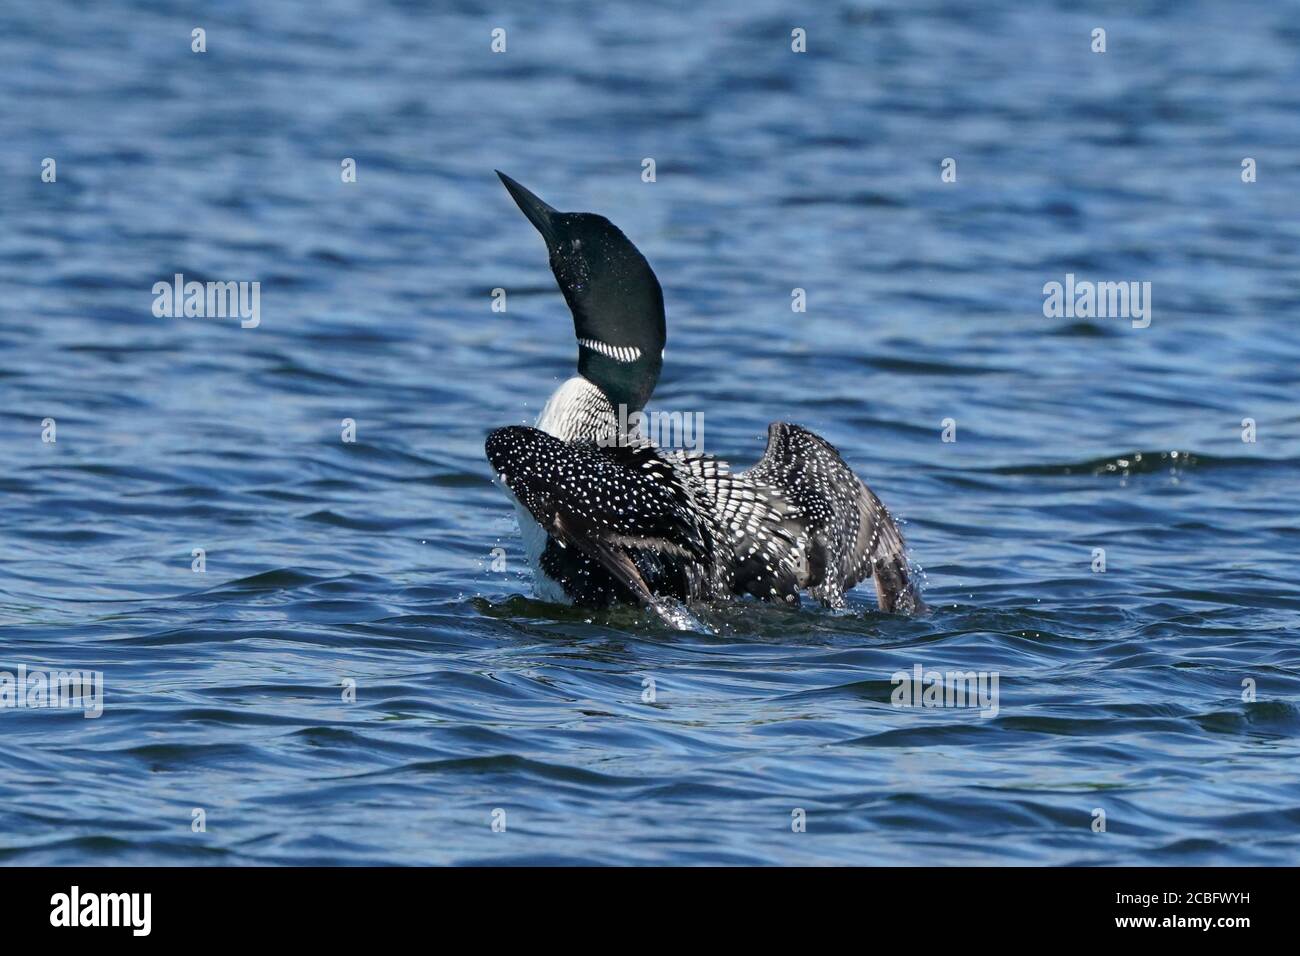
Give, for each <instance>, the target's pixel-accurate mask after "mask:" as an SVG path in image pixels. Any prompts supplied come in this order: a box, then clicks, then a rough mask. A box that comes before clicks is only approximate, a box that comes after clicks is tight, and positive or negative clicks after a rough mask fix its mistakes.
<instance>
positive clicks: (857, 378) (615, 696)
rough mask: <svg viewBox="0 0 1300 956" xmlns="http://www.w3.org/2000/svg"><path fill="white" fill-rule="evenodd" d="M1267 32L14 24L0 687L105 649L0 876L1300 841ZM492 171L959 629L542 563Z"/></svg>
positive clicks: (1071, 17) (223, 16) (533, 349)
mask: <svg viewBox="0 0 1300 956" xmlns="http://www.w3.org/2000/svg"><path fill="white" fill-rule="evenodd" d="M525 10H527V12H525ZM1296 13H1297V9H1296V7H1295V6H1294V5H1293V4H1278V5H1262V6H1258V5H1257V6H1252V7H1251V8H1250V10H1249V13H1248V15H1247V14H1246V12H1244V11H1241V10H1238V9H1237V8H1235V6H1234V5H1232V4H1217V3H1198V2H1189V3H1138V4H1118V3H1116V4H1103V5H1100V6H1098V8H1097V9H1095V10H1091V11H1086V12H1085V11H1081V10H1079V9H1078V7H1077V5H1076V4H1074V3H1065V2H1062V3H1055V4H1051V3H1048V4H1034V5H1022V4H1017V3H1011V2H1009V0H999V2H993V3H980V4H971V5H967V4H957V3H953V4H949V3H933V2H922V3H902V2H899V3H877V2H859V3H848V4H829V5H826V6H825V7H824V8H823V7H820V6H819V8H818V9H817V10H815V11H813V10H808V9H806V8H805V7H803V6H802V5H791V4H788V3H776V2H768V0H746V2H743V3H741V2H736V3H730V4H707V5H701V4H695V3H680V2H679V3H670V4H666V5H660V6H659V7H658V8H656V9H655V10H654V11H653V12H651V11H647V10H641V11H639V10H638V8H637V7H633V6H623V5H620V4H599V5H591V6H587V5H579V4H569V3H562V4H555V5H547V6H537V7H532V8H524V9H521V10H520V11H518V12H504V9H503V8H502V7H501V6H500V5H494V4H479V3H476V2H469V0H466V2H458V3H453V4H445V5H425V4H419V3H384V2H356V3H350V2H349V3H343V2H332V0H331V2H322V3H316V4H310V5H308V4H301V5H300V4H289V3H271V2H256V3H253V2H248V3H243V2H232V3H227V4H222V5H219V6H218V7H215V8H214V9H211V10H203V9H201V8H198V7H197V6H196V7H194V8H189V7H188V6H187V5H175V6H173V5H170V4H164V3H157V2H137V3H128V2H111V3H98V4H93V5H83V4H79V3H70V2H68V3H64V2H46V3H41V4H35V5H32V4H7V5H5V6H4V7H3V8H0V67H2V69H0V102H3V103H4V107H3V110H0V217H2V220H0V221H3V224H4V228H3V230H0V292H2V293H3V294H2V295H0V408H2V409H3V415H2V416H0V450H2V451H3V463H4V468H3V471H2V472H0V670H8V671H14V670H15V669H16V668H17V667H18V666H19V665H26V666H27V667H29V668H33V669H37V668H53V669H71V668H85V669H91V670H98V671H102V673H103V675H104V711H103V714H102V716H100V717H99V718H97V719H84V718H83V717H82V716H81V715H80V714H79V713H77V712H75V711H69V710H55V709H16V708H10V709H0V862H5V863H20V864H66V863H92V864H128V863H131V864H143V863H162V864H208V863H215V864H275V863H295V864H309V863H324V864H353V863H398V864H426V863H481V862H497V863H521V862H527V863H672V864H693V863H759V864H770V863H787V864H822V863H862V864H867V863H883V864H919V863H980V864H1005V863H1030V864H1079V863H1086V864H1121V863H1123V864H1136V863H1158V864H1161V863H1168V864H1223V863H1234V864H1282V863H1290V864H1295V863H1297V862H1300V837H1298V836H1297V831H1298V830H1300V761H1298V760H1297V758H1298V757H1300V742H1298V739H1297V735H1298V734H1300V648H1298V646H1297V645H1298V644H1300V633H1298V629H1300V597H1298V596H1297V593H1296V583H1297V580H1300V527H1298V526H1297V521H1296V502H1297V500H1300V407H1298V405H1297V396H1298V394H1300V391H1298V388H1297V386H1298V385H1300V373H1298V372H1297V369H1298V368H1300V254H1298V250H1300V200H1298V198H1297V197H1298V196H1300V190H1298V188H1297V186H1298V184H1300V124H1298V123H1297V121H1296V117H1297V115H1298V114H1297V111H1298V110H1300V27H1298V26H1297V17H1296ZM196 27H202V28H203V29H205V30H206V44H207V52H206V53H201V54H200V53H194V52H192V51H191V31H192V30H193V29H194V28H196ZM497 27H501V28H504V29H505V30H506V43H507V47H506V52H505V53H503V54H494V53H493V52H492V51H491V49H490V44H491V32H492V30H493V29H494V28H497ZM796 27H799V28H803V29H805V30H806V31H807V38H808V39H807V45H808V52H807V53H804V54H796V53H793V52H792V51H791V48H790V44H791V30H792V29H794V28H796ZM1096 27H1102V28H1104V29H1105V30H1106V31H1107V33H1106V36H1107V50H1106V52H1105V53H1094V52H1092V50H1091V49H1090V46H1091V40H1090V35H1091V32H1092V30H1093V29H1094V28H1096ZM47 157H48V158H53V159H55V160H56V163H57V180H56V181H55V182H52V183H46V182H42V181H41V166H42V160H43V159H45V158H47ZM647 157H648V158H653V159H654V160H655V167H656V181H655V182H653V183H648V182H644V181H643V180H642V176H641V174H642V161H643V159H645V158H647ZM1247 157H1249V158H1252V159H1254V160H1255V161H1256V167H1257V181H1256V182H1253V183H1244V182H1243V181H1242V175H1241V173H1242V166H1241V164H1242V160H1243V159H1244V158H1247ZM344 158H352V159H354V160H355V161H356V168H357V181H356V182H355V183H343V182H342V181H341V176H340V164H341V162H342V160H343V159H344ZM946 158H952V159H955V160H956V172H957V177H956V181H955V182H948V183H945V182H942V181H941V176H940V172H941V163H942V162H943V160H945V159H946ZM494 168H500V169H502V170H504V171H506V172H507V173H509V174H510V175H512V176H514V177H515V178H516V179H518V180H520V181H521V182H522V183H524V184H525V185H527V186H528V187H529V188H531V189H533V190H535V191H536V192H537V193H538V194H539V195H541V196H542V197H543V198H544V199H546V200H547V201H549V202H550V203H552V204H553V205H556V206H558V207H560V208H562V209H575V210H592V211H597V212H600V213H603V214H605V215H607V216H609V217H610V218H611V219H612V220H613V221H614V222H616V223H617V224H618V225H620V226H621V227H622V228H623V229H624V230H625V231H626V232H627V234H628V235H629V236H630V237H631V238H632V240H633V241H634V242H636V243H637V245H638V246H639V247H640V249H641V250H642V251H643V252H644V253H645V254H646V256H647V257H648V258H649V260H650V261H651V263H652V264H653V266H654V267H655V269H656V271H657V273H658V275H659V278H660V280H661V281H662V283H663V286H664V292H665V297H666V302H667V311H668V323H669V343H668V350H667V362H666V367H665V373H664V376H663V379H662V381H661V383H660V386H659V390H658V392H657V393H656V396H655V402H654V405H653V406H652V407H656V408H661V409H668V410H681V411H688V412H696V411H698V412H701V413H702V414H703V415H704V421H705V429H706V430H705V447H706V450H708V451H709V452H712V453H714V454H718V455H722V456H724V457H727V458H728V459H730V460H732V461H734V462H736V463H737V464H738V465H745V464H748V463H749V462H752V461H753V460H755V459H756V458H757V457H758V456H759V455H760V454H761V451H762V447H763V441H764V435H765V432H766V426H767V424H768V422H769V421H773V420H787V421H793V422H798V423H801V424H803V425H806V426H808V427H810V428H813V429H814V430H816V431H818V432H819V433H821V434H823V435H825V436H826V437H827V438H829V439H830V440H831V441H832V442H834V443H835V444H836V445H837V446H838V447H839V448H840V450H841V451H842V453H843V454H844V456H845V457H846V459H847V460H848V461H849V462H850V463H851V464H852V465H853V466H854V467H855V468H856V469H857V470H858V472H859V473H860V474H861V475H863V476H864V477H865V478H866V479H867V480H868V481H869V482H870V483H871V485H872V486H873V487H874V488H875V489H876V490H877V491H878V492H879V493H880V494H881V496H882V497H883V498H884V500H885V502H886V503H887V504H888V505H889V507H890V508H891V509H892V510H893V511H894V512H895V514H896V515H898V516H899V518H900V519H901V520H903V521H904V522H905V532H906V534H907V535H908V538H909V542H910V545H911V548H912V554H913V559H914V560H915V562H916V563H917V564H918V565H919V566H920V567H921V568H923V569H924V577H925V595H926V599H927V600H928V601H929V603H930V604H931V605H932V606H933V608H934V612H933V613H932V614H931V615H930V616H928V617H925V618H920V619H915V620H909V619H905V618H898V617H893V616H889V615H884V614H880V613H878V612H877V611H876V610H875V604H874V597H873V595H872V594H871V593H870V587H869V586H868V587H867V588H865V589H859V590H858V591H856V592H855V593H854V594H853V595H852V597H851V601H850V606H849V608H848V609H847V610H846V611H843V612H828V611H824V610H818V609H815V608H805V609H803V610H800V611H791V610H788V609H777V608H769V607H765V606H756V605H753V604H745V605H735V606H722V607H715V608H705V609H701V610H700V612H699V615H700V617H701V619H702V621H703V623H704V624H705V625H706V626H707V631H701V632H700V633H678V632H673V631H669V630H666V629H665V628H664V627H663V626H662V625H659V624H657V623H656V622H655V621H653V620H650V619H648V618H647V617H646V616H645V615H643V614H641V613H639V612H637V611H633V610H623V611H616V612H609V613H593V612H585V611H581V610H577V611H575V610H568V609H564V608H561V607H556V606H552V605H547V604H543V603H540V602H537V601H535V600H532V599H531V598H530V597H528V595H529V594H530V593H531V577H530V573H529V571H528V569H527V564H526V562H525V561H524V558H523V552H522V547H521V541H520V538H519V536H518V532H517V530H516V527H515V519H514V516H513V510H512V508H511V507H510V505H509V504H508V503H507V501H506V499H505V497H504V496H503V494H502V493H501V491H500V489H499V488H498V487H496V486H494V485H493V484H492V483H491V480H490V479H491V474H490V472H489V469H488V467H487V463H486V461H485V460H484V458H483V454H482V444H483V439H484V436H485V435H486V433H487V431H488V430H489V429H490V428H493V427H495V426H498V425H505V424H512V423H520V422H531V421H532V419H533V418H534V416H535V415H536V413H537V411H538V410H539V409H540V407H541V405H542V403H543V402H544V401H545V399H546V397H547V395H548V394H549V393H550V391H551V390H552V389H553V388H554V387H555V385H556V384H557V382H559V381H560V380H562V379H563V378H565V377H567V376H568V375H569V374H571V372H572V368H573V362H574V355H575V348H574V343H573V329H572V323H571V321H570V319H569V316H568V313H567V311H566V309H565V306H564V303H563V301H562V299H561V297H560V295H559V294H558V292H557V291H556V289H555V286H554V281H553V279H552V277H551V275H550V272H549V270H548V269H547V265H546V260H545V253H544V248H543V245H542V243H541V241H540V239H539V238H538V237H537V235H536V234H535V233H534V232H533V230H532V229H531V227H530V226H529V225H528V223H527V222H526V221H525V220H524V219H523V218H522V217H521V216H520V215H519V212H518V210H517V209H516V208H515V206H514V204H513V203H512V202H511V200H510V198H509V196H508V195H507V194H506V193H505V191H504V190H503V189H502V188H501V185H500V183H499V182H498V181H497V179H496V177H495V176H494V175H493V172H492V170H493V169H494ZM176 273H182V274H184V275H185V276H186V278H188V279H197V280H220V281H227V280H229V281H258V282H260V283H261V286H260V288H261V300H260V309H261V313H260V320H261V321H260V325H259V326H258V327H257V328H250V329H244V328H241V327H240V325H239V323H238V322H237V321H233V320H230V319H205V318H166V317H163V318H158V317H155V316H154V314H153V312H152V311H151V306H152V304H153V300H154V297H153V294H152V292H151V289H152V286H153V284H154V283H155V282H159V281H170V279H171V277H172V276H173V275H174V274H176ZM1067 274H1074V275H1075V276H1076V277H1077V278H1078V279H1081V280H1090V281H1139V282H1150V283H1151V289H1152V292H1151V305H1152V312H1151V323H1150V325H1149V327H1147V328H1134V327H1133V325H1132V323H1131V322H1130V321H1129V320H1128V319H1125V318H1077V317H1076V318H1070V317H1061V318H1048V317H1045V316H1044V313H1043V299H1044V295H1043V287H1044V284H1045V283H1048V282H1052V281H1061V282H1064V281H1065V277H1066V275H1067ZM495 288H503V289H505V290H507V293H508V309H507V311H506V312H504V313H498V312H493V311H492V309H491V303H492V296H491V291H492V290H493V289H495ZM795 288H801V289H804V290H805V291H806V296H807V311H806V312H804V313H795V312H793V311H792V309H791V290H792V289H795ZM345 418H350V419H353V420H354V421H355V422H356V428H357V440H356V441H355V443H345V442H343V441H342V440H341V431H342V426H341V422H342V421H343V419H345ZM46 419H53V420H54V422H55V427H56V439H57V440H56V441H54V442H52V443H51V442H46V441H43V440H42V431H43V426H42V422H44V421H45V420H46ZM945 419H951V420H952V421H953V422H954V423H955V434H956V439H957V440H956V441H953V442H945V441H943V440H942V431H943V424H942V423H943V422H944V420H945ZM1243 419H1251V420H1253V422H1254V423H1255V429H1256V441H1254V442H1244V441H1243V440H1242V437H1243V424H1242V423H1243ZM200 548H201V549H203V550H204V553H205V560H206V570H205V571H204V572H203V573H196V572H195V571H194V570H192V563H193V560H194V559H193V557H192V554H193V551H194V549H200ZM496 548H501V549H503V552H502V553H503V554H504V565H505V566H504V570H498V569H495V568H494V560H493V549H496ZM1096 549H1104V553H1105V562H1106V564H1105V571H1104V573H1100V572H1098V571H1094V554H1095V553H1096ZM498 564H499V562H498ZM917 665H920V666H921V667H922V669H923V670H938V671H943V672H946V671H978V672H988V673H990V674H992V673H996V674H997V675H998V679H999V687H1000V696H999V700H998V708H997V713H996V715H992V716H981V714H980V712H979V711H978V710H977V709H974V708H970V707H967V708H918V707H896V706H894V705H893V702H892V700H891V696H892V692H893V690H894V684H893V683H892V682H891V675H893V674H894V673H895V672H897V671H904V672H907V673H911V672H912V671H913V668H914V667H916V666H917ZM649 681H653V686H654V690H655V693H654V698H655V699H654V700H653V701H652V702H647V701H645V700H643V694H644V693H645V690H646V688H647V687H648V686H649V684H648V682H649ZM345 682H355V689H356V699H355V701H347V700H345V699H344V684H345ZM1251 688H1253V689H1254V694H1253V696H1254V699H1253V700H1252V699H1243V698H1250V697H1251V696H1252V695H1251V693H1249V691H1250V689H1251ZM195 808H201V809H203V811H204V814H205V826H206V829H205V830H204V831H203V832H195V831H194V828H193V826H192V820H193V811H194V810H195ZM498 810H499V811H504V814H500V813H494V811H498ZM800 810H802V811H803V813H804V818H805V820H806V832H795V829H796V828H795V827H792V821H793V820H796V819H797V818H798V816H799V814H798V812H797V811H800ZM1097 811H1103V812H1104V817H1105V832H1097V828H1099V827H1098V826H1097V825H1096V823H1095V822H1096V821H1098V820H1100V819H1101V818H1100V816H1099V814H1098V813H1097ZM494 820H498V821H500V820H504V822H505V827H504V830H502V829H501V828H500V826H498V827H497V828H496V829H494V827H493V822H494Z"/></svg>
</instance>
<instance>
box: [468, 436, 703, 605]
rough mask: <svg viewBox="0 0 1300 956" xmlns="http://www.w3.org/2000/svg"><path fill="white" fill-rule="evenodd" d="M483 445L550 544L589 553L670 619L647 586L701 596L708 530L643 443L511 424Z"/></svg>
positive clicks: (685, 596)
mask: <svg viewBox="0 0 1300 956" xmlns="http://www.w3.org/2000/svg"><path fill="white" fill-rule="evenodd" d="M485 451H486V452H487V458H488V461H489V462H490V463H491V464H492V468H493V469H494V470H495V471H496V472H497V474H499V475H500V476H501V478H502V480H503V481H504V482H505V484H506V487H507V488H509V489H510V492H511V493H512V494H513V495H514V496H515V498H516V499H518V501H519V503H520V504H521V505H523V507H524V508H525V509H527V511H528V512H529V514H531V515H532V516H533V518H534V519H535V520H536V521H537V523H538V524H539V525H541V527H542V528H544V529H545V530H546V532H547V533H548V534H550V535H551V536H552V538H553V539H554V540H555V541H556V542H557V543H558V544H560V545H561V546H562V547H566V548H567V547H574V548H576V549H577V550H579V551H580V552H582V553H583V554H585V555H587V556H588V557H590V558H591V559H592V560H594V561H595V562H596V563H597V564H599V565H600V567H601V568H603V569H604V570H605V571H606V572H608V573H609V575H610V576H611V577H612V578H613V579H614V580H615V581H617V582H618V583H619V584H621V585H622V586H623V587H624V588H625V589H626V590H627V591H628V592H629V593H630V595H631V597H632V598H633V599H635V600H636V601H638V602H639V603H641V604H644V605H646V606H648V607H650V608H652V609H653V610H655V611H656V612H657V613H659V614H660V615H661V616H664V617H665V619H671V618H670V617H669V614H670V612H669V611H668V610H667V608H666V607H665V605H664V604H663V602H662V601H661V600H660V599H659V597H658V595H656V593H655V590H656V586H659V587H662V588H664V589H666V590H668V591H669V592H670V593H673V594H674V596H678V597H681V598H682V599H683V600H688V601H689V600H696V599H700V598H705V597H708V596H710V593H709V590H710V575H709V568H710V566H711V561H710V555H711V553H712V550H713V536H712V533H711V531H710V529H709V528H708V527H707V525H706V524H705V523H704V522H702V521H701V520H700V519H699V517H698V516H697V515H696V513H695V510H694V509H693V507H692V501H691V497H690V492H689V490H688V489H687V488H686V487H685V486H684V485H683V484H682V482H681V479H680V477H679V476H678V474H677V473H676V471H675V470H674V469H673V467H672V465H671V464H669V463H668V462H667V461H665V460H664V459H663V458H662V457H660V456H659V454H658V452H657V450H656V449H655V448H654V447H653V446H650V445H633V446H630V447H629V446H611V447H601V446H598V445H596V444H595V443H594V442H590V443H570V442H564V441H561V440H560V439H558V438H556V437H554V436H552V435H548V434H547V433H546V432H543V431H539V430H538V429H536V428H527V427H525V426H522V425H512V426H510V427H508V428H498V429H496V430H495V431H493V432H492V433H491V434H489V435H488V439H487V444H486V446H485ZM647 568H651V569H653V570H654V579H653V580H647V570H646V569H647ZM574 584H575V585H576V584H578V582H574Z"/></svg>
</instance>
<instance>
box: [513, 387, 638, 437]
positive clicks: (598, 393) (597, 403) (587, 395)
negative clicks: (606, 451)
mask: <svg viewBox="0 0 1300 956" xmlns="http://www.w3.org/2000/svg"><path fill="white" fill-rule="evenodd" d="M637 411H640V409H639V408H635V409H632V408H627V407H626V406H623V407H622V408H621V409H616V408H614V406H613V404H611V402H610V400H609V397H608V396H607V395H606V394H605V393H604V391H602V390H601V388H600V387H599V386H597V385H596V384H595V383H594V382H592V381H591V380H590V379H587V378H584V377H583V376H581V375H575V376H574V377H573V378H571V379H569V380H568V381H566V382H564V383H563V384H561V385H560V387H559V388H557V389H556V390H555V391H554V392H553V393H552V395H551V397H550V398H549V399H547V401H546V407H545V408H543V409H542V414H541V415H539V416H538V418H537V427H538V428H539V429H540V430H541V431H544V432H546V433H547V434H548V435H553V436H555V437H556V438H558V439H560V440H561V441H594V442H597V443H599V442H608V441H611V440H613V439H617V438H618V437H621V436H624V435H626V434H627V431H628V418H629V417H630V416H631V415H632V414H633V412H637Z"/></svg>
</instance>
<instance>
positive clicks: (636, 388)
mask: <svg viewBox="0 0 1300 956" xmlns="http://www.w3.org/2000/svg"><path fill="white" fill-rule="evenodd" d="M497 175H498V176H500V177H501V182H503V183H505V187H506V189H507V190H509V192H510V195H511V196H512V197H514V200H515V202H516V203H518V204H519V208H520V209H522V210H523V213H524V215H525V216H527V217H528V221H529V222H531V223H532V224H533V225H534V226H535V227H536V228H537V231H538V232H540V233H541V234H542V238H543V239H545V240H546V249H547V251H548V252H549V253H550V257H551V271H552V272H554V273H555V281H556V282H557V283H559V286H560V291H561V292H563V293H564V300H565V301H566V302H568V303H569V311H570V312H572V313H573V327H574V331H575V332H576V333H577V336H578V373H579V374H580V375H582V376H583V377H584V378H586V379H587V380H588V381H590V382H592V383H593V384H595V385H597V386H598V387H599V388H600V389H601V391H603V392H604V393H605V395H606V396H607V397H608V398H609V401H610V404H611V405H613V406H614V407H615V408H618V406H619V405H626V406H627V410H628V412H633V411H640V410H641V409H642V408H644V407H645V403H646V402H647V401H649V400H650V394H651V393H652V392H653V391H654V388H655V383H656V382H658V381H659V372H660V370H661V369H662V368H663V349H664V342H665V340H666V337H667V336H666V333H665V331H664V294H663V290H662V289H660V288H659V280H658V279H657V278H656V277H655V274H654V270H653V269H651V268H650V263H648V262H646V259H645V256H643V255H641V253H640V251H638V249H637V247H636V246H634V245H632V242H631V241H630V240H629V239H628V238H627V236H625V235H623V233H622V231H621V230H620V229H619V228H618V227H617V226H615V225H614V224H613V223H612V222H610V221H609V220H608V219H606V218H605V217H604V216H597V215H595V214H594V213H589V212H560V211H559V210H557V209H555V208H553V207H551V206H549V205H548V204H546V203H544V202H542V200H541V199H539V198H537V197H536V196H535V195H533V194H532V193H531V192H529V191H528V190H527V189H525V188H524V187H523V186H521V185H519V183H517V182H515V181H514V180H513V179H511V178H510V177H509V176H507V175H506V174H505V173H503V172H501V171H500V170H498V171H497Z"/></svg>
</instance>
